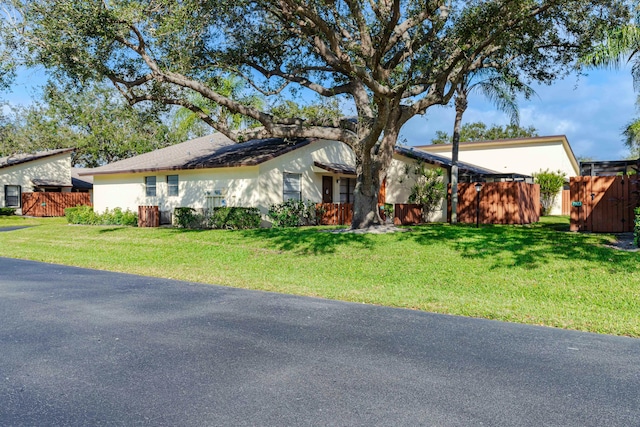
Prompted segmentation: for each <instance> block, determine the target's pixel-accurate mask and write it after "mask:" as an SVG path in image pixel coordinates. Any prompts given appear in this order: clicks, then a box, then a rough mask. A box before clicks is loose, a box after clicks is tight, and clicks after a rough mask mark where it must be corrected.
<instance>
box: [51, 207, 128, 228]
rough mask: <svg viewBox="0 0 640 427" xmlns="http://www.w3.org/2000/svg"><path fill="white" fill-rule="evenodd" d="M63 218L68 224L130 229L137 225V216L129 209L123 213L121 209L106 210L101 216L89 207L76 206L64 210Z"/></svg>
mask: <svg viewBox="0 0 640 427" xmlns="http://www.w3.org/2000/svg"><path fill="white" fill-rule="evenodd" d="M64 216H65V217H66V218H67V222H68V223H69V224H83V225H125V226H130V227H136V226H137V225H138V214H136V213H134V212H131V211H130V210H129V209H127V210H126V211H123V210H122V209H121V208H115V209H113V210H109V209H106V210H105V211H104V212H103V213H102V214H96V213H95V212H94V211H93V208H92V207H91V206H76V207H73V208H66V209H65V210H64Z"/></svg>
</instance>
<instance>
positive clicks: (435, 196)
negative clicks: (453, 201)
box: [409, 164, 447, 222]
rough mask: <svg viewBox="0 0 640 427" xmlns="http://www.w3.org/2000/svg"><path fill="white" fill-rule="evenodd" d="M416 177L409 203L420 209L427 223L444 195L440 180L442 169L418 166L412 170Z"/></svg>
mask: <svg viewBox="0 0 640 427" xmlns="http://www.w3.org/2000/svg"><path fill="white" fill-rule="evenodd" d="M414 173H415V174H416V175H417V178H416V183H415V184H414V185H413V186H412V187H411V193H410V194H409V203H415V204H418V205H420V206H421V208H422V219H423V220H424V222H428V221H429V218H430V217H431V215H432V214H433V213H434V212H436V211H437V210H438V209H439V208H440V205H441V203H442V199H443V198H444V196H445V195H446V191H447V190H446V186H445V184H444V182H443V180H442V175H443V172H442V169H430V168H428V167H425V166H424V165H423V164H418V165H417V166H416V168H415V170H414Z"/></svg>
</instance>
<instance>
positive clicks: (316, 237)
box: [237, 227, 375, 255]
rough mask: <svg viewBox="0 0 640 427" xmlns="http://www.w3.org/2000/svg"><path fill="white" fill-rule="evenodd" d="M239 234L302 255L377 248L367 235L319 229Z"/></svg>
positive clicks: (277, 229) (293, 229)
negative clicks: (346, 248) (341, 248)
mask: <svg viewBox="0 0 640 427" xmlns="http://www.w3.org/2000/svg"><path fill="white" fill-rule="evenodd" d="M237 232H238V233H242V234H243V236H245V237H247V238H253V239H260V240H264V241H267V242H268V243H269V245H270V246H271V247H272V248H274V249H278V250H281V251H290V252H295V253H298V254H301V255H309V254H313V255H322V254H331V253H334V252H335V251H336V249H337V248H338V247H342V246H345V247H350V248H353V249H371V248H373V247H374V246H375V242H374V241H373V240H372V239H371V238H370V237H369V236H367V235H365V234H353V233H332V232H331V229H326V228H319V227H303V228H269V229H264V228H263V229H255V230H242V231H237Z"/></svg>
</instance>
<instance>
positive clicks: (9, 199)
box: [0, 148, 73, 214]
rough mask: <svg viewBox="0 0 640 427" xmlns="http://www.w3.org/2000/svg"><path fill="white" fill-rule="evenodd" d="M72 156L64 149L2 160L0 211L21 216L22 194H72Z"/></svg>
mask: <svg viewBox="0 0 640 427" xmlns="http://www.w3.org/2000/svg"><path fill="white" fill-rule="evenodd" d="M72 152H73V149H71V148H65V149H59V150H49V151H39V152H35V153H29V154H17V155H13V156H8V157H0V207H11V208H16V209H17V213H18V214H20V213H21V207H22V193H29V192H38V191H45V192H69V191H71V190H72V188H73V183H72V181H71V153H72Z"/></svg>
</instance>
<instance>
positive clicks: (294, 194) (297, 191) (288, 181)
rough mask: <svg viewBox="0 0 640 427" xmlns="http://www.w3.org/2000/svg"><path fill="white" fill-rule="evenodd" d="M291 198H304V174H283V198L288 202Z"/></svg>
mask: <svg viewBox="0 0 640 427" xmlns="http://www.w3.org/2000/svg"><path fill="white" fill-rule="evenodd" d="M296 181H297V182H296ZM296 187H297V188H296ZM291 199H293V200H302V174H301V173H289V172H284V173H283V174H282V200H283V201H285V202H286V201H287V200H291Z"/></svg>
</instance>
